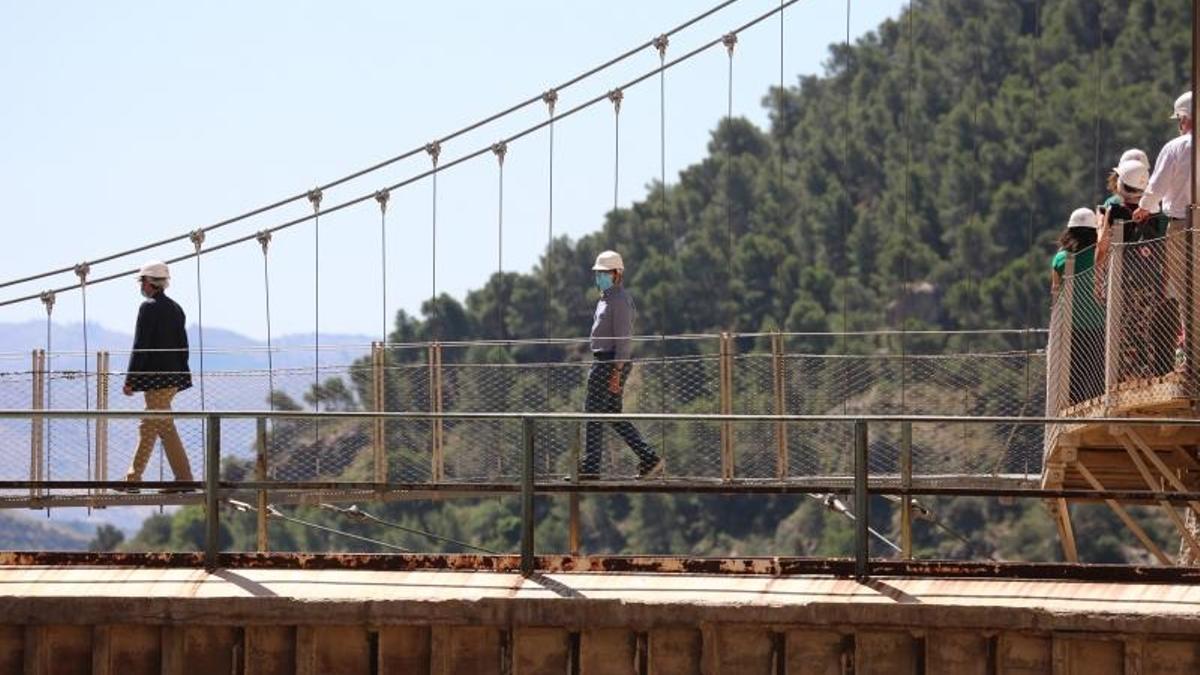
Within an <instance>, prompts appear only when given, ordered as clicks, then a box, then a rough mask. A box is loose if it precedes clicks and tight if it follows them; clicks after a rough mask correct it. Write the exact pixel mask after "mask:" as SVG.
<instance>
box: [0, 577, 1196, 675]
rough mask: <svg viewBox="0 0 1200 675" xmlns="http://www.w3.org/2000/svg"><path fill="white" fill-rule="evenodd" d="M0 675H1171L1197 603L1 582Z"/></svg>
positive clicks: (946, 588)
mask: <svg viewBox="0 0 1200 675" xmlns="http://www.w3.org/2000/svg"><path fill="white" fill-rule="evenodd" d="M85 580H87V581H88V583H81V582H82V581H85ZM7 673H21V674H24V675H67V674H74V673H80V674H85V673H93V674H96V675H141V674H143V673H168V674H171V675H183V674H191V673H198V674H200V673H203V674H208V673H220V674H225V673H232V674H235V675H284V674H286V675H318V674H319V675H343V674H344V675H377V674H380V673H388V674H390V673H405V674H409V673H420V674H426V673H429V674H433V675H451V674H458V673H479V674H482V675H488V674H493V673H494V674H496V675H542V674H547V675H549V674H553V675H563V674H579V675H608V674H614V675H647V674H655V675H657V674H672V675H673V674H676V673H680V674H689V673H695V674H697V675H725V674H738V675H741V674H746V673H751V674H752V673H762V674H764V675H781V674H782V675H848V674H854V675H874V674H886V675H897V674H899V675H903V674H906V673H913V674H916V673H929V674H936V673H947V674H953V675H974V674H979V675H988V674H992V673H995V674H997V675H1042V674H1045V675H1107V674H1109V673H1121V674H1126V675H1132V674H1135V673H1136V674H1139V675H1159V674H1161V675H1182V674H1183V673H1200V589H1196V587H1195V586H1192V585H1181V586H1178V587H1172V586H1168V585H1153V584H1121V585H1111V584H1110V585H1106V584H1085V583H1063V582H1044V583H1039V582H1029V581H1022V582H995V581H968V580H959V581H955V582H953V583H951V582H947V581H946V580H939V579H891V580H878V581H872V582H870V583H868V584H857V583H855V582H853V581H849V580H844V579H830V578H747V577H739V578H730V577H725V576H720V575H716V576H706V575H620V574H613V575H604V574H587V575H584V574H561V575H553V577H544V578H540V579H539V578H535V579H522V578H520V577H518V576H514V575H507V574H497V573H488V572H476V573H465V572H440V573H439V572H421V573H413V572H401V573H386V572H360V571H345V570H329V571H314V570H308V571H305V570H290V571H289V570H274V571H273V570H254V571H250V570H221V571H218V572H217V573H215V574H207V573H205V572H203V571H200V570H181V569H171V570H138V569H104V568H91V569H81V568H62V569H52V568H3V567H0V675H5V674H7Z"/></svg>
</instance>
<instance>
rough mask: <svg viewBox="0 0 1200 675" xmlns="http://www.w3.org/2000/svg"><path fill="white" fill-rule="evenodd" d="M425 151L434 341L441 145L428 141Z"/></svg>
mask: <svg viewBox="0 0 1200 675" xmlns="http://www.w3.org/2000/svg"><path fill="white" fill-rule="evenodd" d="M425 152H426V153H428V154H429V159H430V160H431V161H432V162H433V178H432V179H431V183H432V184H433V189H432V212H431V214H432V220H431V223H430V233H431V234H430V245H431V247H432V256H431V258H430V265H431V274H432V289H433V290H432V293H433V295H432V299H431V304H430V312H432V319H433V336H432V337H433V339H434V340H435V341H436V340H437V339H438V338H439V337H441V335H442V322H441V318H442V314H441V311H440V310H439V309H438V292H437V203H438V202H437V179H438V157H440V156H441V154H442V146H441V144H440V143H438V142H437V141H434V142H432V143H429V144H428V145H426V146H425Z"/></svg>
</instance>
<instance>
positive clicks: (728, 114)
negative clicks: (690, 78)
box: [721, 33, 737, 283]
mask: <svg viewBox="0 0 1200 675" xmlns="http://www.w3.org/2000/svg"><path fill="white" fill-rule="evenodd" d="M721 44H723V45H725V51H726V53H728V54H729V81H728V86H727V87H726V96H727V99H728V100H727V102H726V107H725V137H726V140H725V229H726V231H727V233H728V236H729V255H727V256H726V261H727V262H728V264H729V281H730V283H733V275H734V269H733V267H734V265H733V262H734V258H735V257H736V256H734V248H735V247H736V241H735V238H734V234H733V48H734V47H735V46H737V33H726V34H725V35H724V36H723V37H722V38H721Z"/></svg>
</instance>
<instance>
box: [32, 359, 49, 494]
mask: <svg viewBox="0 0 1200 675" xmlns="http://www.w3.org/2000/svg"><path fill="white" fill-rule="evenodd" d="M45 374H46V352H45V351H44V350H42V349H35V350H33V365H32V368H30V405H29V407H30V408H32V409H34V410H41V409H42V408H43V407H44V406H45V403H46V398H45V397H46V380H45V376H46V375H45ZM44 425H45V421H44V420H43V419H42V416H41V415H34V416H33V417H32V419H30V425H29V480H34V481H38V480H42V456H43V452H44V450H45V442H46V438H45V436H46V428H45V426H44ZM41 492H42V491H41V489H40V488H37V487H31V488H29V496H30V497H38V496H40V495H41Z"/></svg>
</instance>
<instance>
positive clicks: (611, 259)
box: [592, 251, 625, 272]
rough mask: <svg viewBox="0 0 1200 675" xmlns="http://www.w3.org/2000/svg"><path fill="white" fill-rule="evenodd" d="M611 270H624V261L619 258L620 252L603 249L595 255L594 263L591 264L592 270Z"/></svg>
mask: <svg viewBox="0 0 1200 675" xmlns="http://www.w3.org/2000/svg"><path fill="white" fill-rule="evenodd" d="M612 270H620V271H624V270H625V261H623V260H621V254H620V253H617V252H616V251H604V252H603V253H601V254H600V255H598V256H596V264H595V265H592V271H594V272H610V271H612Z"/></svg>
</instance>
